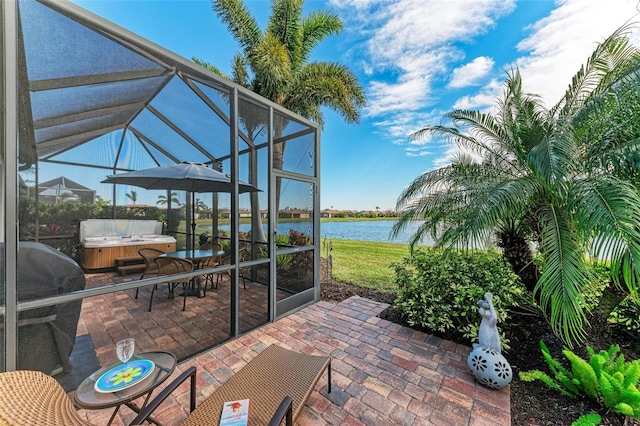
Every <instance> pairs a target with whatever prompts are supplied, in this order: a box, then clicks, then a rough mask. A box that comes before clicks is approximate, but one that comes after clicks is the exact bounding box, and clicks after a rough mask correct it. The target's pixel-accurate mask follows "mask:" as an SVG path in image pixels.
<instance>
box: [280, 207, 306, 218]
mask: <svg viewBox="0 0 640 426" xmlns="http://www.w3.org/2000/svg"><path fill="white" fill-rule="evenodd" d="M278 217H279V218H284V219H309V218H310V217H311V212H310V211H309V210H300V209H288V210H287V209H285V210H280V211H279V212H278Z"/></svg>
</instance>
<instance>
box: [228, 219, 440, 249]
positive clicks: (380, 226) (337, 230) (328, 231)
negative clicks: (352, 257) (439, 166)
mask: <svg viewBox="0 0 640 426" xmlns="http://www.w3.org/2000/svg"><path fill="white" fill-rule="evenodd" d="M394 223H395V221H394V220H363V221H357V222H321V223H320V237H321V238H329V239H340V240H361V241H377V242H392V243H407V242H408V241H409V238H410V237H411V235H413V233H414V232H415V231H416V230H417V229H418V226H419V224H417V223H416V224H411V225H409V226H407V228H406V229H405V230H404V231H403V232H402V233H401V234H400V235H398V237H396V238H394V239H390V238H389V234H390V232H391V228H392V227H393V224H394ZM280 225H281V228H286V229H293V230H295V231H298V232H304V233H305V234H307V233H308V232H309V229H308V228H309V223H308V222H280ZM220 229H224V230H226V231H228V230H229V229H230V228H229V226H220ZM250 229H251V225H250V224H240V231H241V232H247V231H249V230H250ZM264 229H265V232H266V225H265V227H264ZM432 243H433V241H432V240H431V239H428V238H426V239H425V240H423V241H422V244H423V245H432Z"/></svg>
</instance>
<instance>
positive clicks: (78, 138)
mask: <svg viewBox="0 0 640 426" xmlns="http://www.w3.org/2000/svg"><path fill="white" fill-rule="evenodd" d="M121 128H122V125H121V124H118V125H114V126H109V127H103V128H100V129H95V130H91V131H89V132H83V133H76V134H73V135H70V136H65V137H62V138H57V139H50V140H47V141H43V142H39V143H37V144H36V148H37V149H38V151H40V150H45V151H46V150H47V149H51V148H55V147H57V146H59V145H64V144H67V143H69V142H74V143H73V146H70V147H66V149H67V150H68V149H69V148H72V147H75V146H78V145H81V144H83V143H85V142H88V141H90V140H91V139H95V138H97V137H99V136H102V135H105V134H107V133H109V132H112V131H114V130H118V129H121Z"/></svg>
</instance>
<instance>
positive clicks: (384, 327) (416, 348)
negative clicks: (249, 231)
mask: <svg viewBox="0 0 640 426" xmlns="http://www.w3.org/2000/svg"><path fill="white" fill-rule="evenodd" d="M386 307H387V305H385V304H382V303H377V302H373V301H371V300H368V299H364V298H360V297H357V296H354V297H352V298H350V299H348V300H345V301H343V302H341V303H339V304H332V303H328V302H319V303H316V304H314V305H312V306H310V307H307V308H304V309H302V310H300V311H298V312H296V313H294V314H291V315H289V316H287V317H285V318H283V319H280V320H278V321H276V322H274V323H270V324H267V325H264V326H262V327H260V328H258V329H255V330H253V331H251V332H249V333H247V334H245V335H244V336H242V337H240V338H239V339H236V340H233V341H230V342H227V343H226V344H224V345H221V346H219V347H217V348H215V349H213V350H210V351H207V352H204V353H202V354H200V355H198V356H197V357H195V358H192V359H189V360H187V361H185V362H183V363H181V364H179V365H178V368H177V369H176V372H174V376H177V375H178V374H179V373H180V372H181V371H184V370H185V369H187V368H188V367H190V366H192V365H195V366H197V368H198V376H197V392H198V398H197V401H198V403H199V402H201V401H202V400H203V399H204V398H206V397H207V396H208V395H210V394H211V393H213V392H214V391H215V390H216V389H217V388H218V387H219V386H220V384H221V383H224V382H225V381H226V380H228V379H229V378H230V377H231V376H232V375H233V373H234V372H236V371H238V370H239V369H240V368H242V366H244V365H245V364H246V363H247V362H248V361H249V360H251V359H252V358H253V357H254V356H255V355H256V354H257V353H259V352H260V351H262V350H264V349H265V348H266V347H267V346H268V345H270V344H272V343H277V344H280V345H282V346H284V347H287V348H290V349H294V350H299V351H301V352H304V353H309V354H319V355H330V356H331V357H332V367H333V378H332V384H333V387H332V392H331V393H330V394H329V393H327V382H326V375H325V376H324V377H323V378H322V379H321V380H320V382H319V383H318V385H317V387H316V390H315V391H314V392H313V394H312V396H311V398H310V399H309V401H308V403H307V405H306V407H305V408H304V411H303V413H302V415H301V416H300V417H299V418H298V422H297V424H298V425H395V424H398V425H447V426H450V425H475V426H481V425H510V424H511V419H510V401H509V388H508V387H507V388H505V389H502V390H500V391H493V390H490V389H487V388H484V387H482V386H480V385H478V384H477V383H476V382H475V381H474V379H473V377H472V376H471V375H470V374H469V369H468V367H467V365H466V357H467V354H468V353H469V350H470V348H468V347H466V346H462V345H457V344H455V343H452V342H449V341H445V340H442V339H439V338H437V337H434V336H430V335H427V334H424V333H421V332H417V331H415V330H412V329H409V328H405V327H402V326H399V325H398V324H394V323H391V322H389V321H386V320H383V319H380V318H378V317H377V315H378V314H379V313H380V312H382V310H384V309H385V308H386ZM187 409H188V385H187V384H185V385H183V386H182V387H180V388H179V389H178V390H177V391H176V392H174V394H173V395H172V396H171V397H170V398H169V399H167V401H166V402H165V403H163V405H161V406H160V407H159V409H158V410H157V411H156V418H157V419H158V420H159V421H161V422H162V423H163V424H165V425H176V424H179V423H180V421H181V419H183V418H184V417H185V416H186V411H185V410H187ZM82 413H83V415H85V416H86V417H87V419H88V421H90V422H91V423H92V424H95V425H100V424H106V422H107V420H108V418H109V416H110V414H111V410H102V411H82ZM119 416H122V417H118V418H116V420H115V421H114V425H122V424H127V423H128V421H131V419H132V418H133V417H134V414H133V413H132V412H131V411H129V410H128V409H127V408H122V409H121V412H120V413H119Z"/></svg>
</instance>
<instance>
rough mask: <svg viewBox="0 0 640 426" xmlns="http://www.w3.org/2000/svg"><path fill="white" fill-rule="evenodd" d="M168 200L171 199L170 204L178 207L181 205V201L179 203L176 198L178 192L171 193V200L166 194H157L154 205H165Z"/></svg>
mask: <svg viewBox="0 0 640 426" xmlns="http://www.w3.org/2000/svg"><path fill="white" fill-rule="evenodd" d="M169 201H171V204H175V205H176V206H178V207H180V206H182V203H180V200H178V194H177V193H175V192H172V193H171V200H169V198H167V196H166V195H158V200H157V201H156V205H158V206H166V205H167V204H169Z"/></svg>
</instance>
